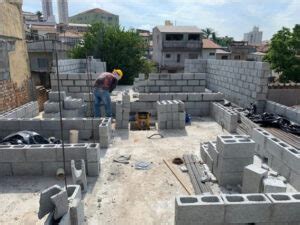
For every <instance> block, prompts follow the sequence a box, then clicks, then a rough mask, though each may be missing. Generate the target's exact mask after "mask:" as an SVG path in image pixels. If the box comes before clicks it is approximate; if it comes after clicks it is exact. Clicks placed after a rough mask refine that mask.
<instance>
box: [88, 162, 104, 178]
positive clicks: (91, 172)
mask: <svg viewBox="0 0 300 225" xmlns="http://www.w3.org/2000/svg"><path fill="white" fill-rule="evenodd" d="M100 169H101V168H100V161H99V162H89V163H88V164H87V173H88V176H90V177H97V176H99V173H100Z"/></svg>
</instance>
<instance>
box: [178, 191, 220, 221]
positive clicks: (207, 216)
mask: <svg viewBox="0 0 300 225" xmlns="http://www.w3.org/2000/svg"><path fill="white" fill-rule="evenodd" d="M224 212H225V207H224V202H223V200H222V199H221V198H220V196H217V195H200V196H180V197H176V199H175V225H186V224H189V225H196V224H198V225H204V224H206V225H207V224H223V222H224Z"/></svg>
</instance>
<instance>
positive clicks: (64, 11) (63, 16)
mask: <svg viewBox="0 0 300 225" xmlns="http://www.w3.org/2000/svg"><path fill="white" fill-rule="evenodd" d="M57 9H58V20H59V23H64V24H68V20H69V8H68V0H57Z"/></svg>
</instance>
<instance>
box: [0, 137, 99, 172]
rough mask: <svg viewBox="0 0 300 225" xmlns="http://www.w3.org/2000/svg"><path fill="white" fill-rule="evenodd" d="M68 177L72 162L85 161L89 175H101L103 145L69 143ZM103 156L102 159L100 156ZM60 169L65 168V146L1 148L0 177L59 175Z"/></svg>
mask: <svg viewBox="0 0 300 225" xmlns="http://www.w3.org/2000/svg"><path fill="white" fill-rule="evenodd" d="M64 149H65V162H66V171H65V173H66V174H71V173H70V172H71V171H70V168H71V165H70V162H71V160H81V159H84V160H85V164H86V167H87V173H88V175H89V176H98V174H99V168H100V160H98V159H99V158H94V159H92V158H93V157H95V155H97V156H98V155H99V154H100V152H99V151H100V147H99V144H89V143H79V144H65V145H64ZM99 157H100V156H99ZM58 168H64V163H63V149H62V145H61V144H45V145H11V146H9V145H0V176H28V175H34V176H56V172H57V169H58Z"/></svg>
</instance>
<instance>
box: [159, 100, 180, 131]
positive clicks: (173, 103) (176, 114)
mask: <svg viewBox="0 0 300 225" xmlns="http://www.w3.org/2000/svg"><path fill="white" fill-rule="evenodd" d="M157 125H158V129H160V130H164V129H184V128H185V107H184V103H183V102H182V101H181V100H163V101H157Z"/></svg>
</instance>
